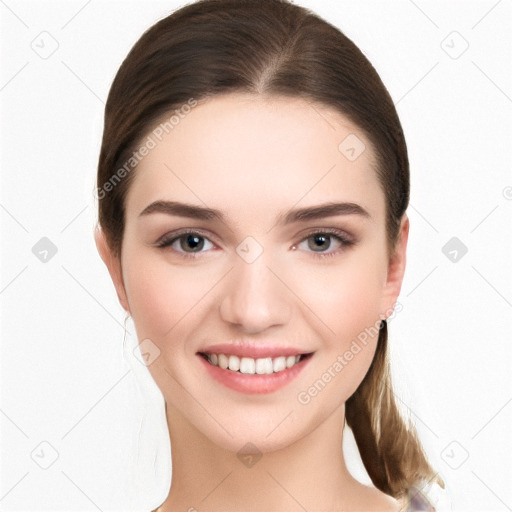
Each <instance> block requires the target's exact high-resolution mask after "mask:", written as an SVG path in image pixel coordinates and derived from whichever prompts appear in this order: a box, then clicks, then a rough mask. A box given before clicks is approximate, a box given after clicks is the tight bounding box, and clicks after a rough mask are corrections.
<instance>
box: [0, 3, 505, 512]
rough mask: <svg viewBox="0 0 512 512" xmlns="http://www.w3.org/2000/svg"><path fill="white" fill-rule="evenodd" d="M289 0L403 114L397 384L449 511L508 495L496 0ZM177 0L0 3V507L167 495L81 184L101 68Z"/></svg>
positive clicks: (88, 190)
mask: <svg viewBox="0 0 512 512" xmlns="http://www.w3.org/2000/svg"><path fill="white" fill-rule="evenodd" d="M295 3H296V4H299V5H304V6H306V7H310V8H312V9H313V10H314V11H315V12H317V13H318V14H320V15H321V16H323V17H324V18H325V19H327V20H328V21H330V22H332V23H333V24H334V25H336V26H337V27H339V28H340V29H341V30H342V31H344V32H345V33H346V34H347V35H348V36H349V37H350V38H351V39H353V40H354V42H355V43H356V44H357V45H358V46H359V47H360V48H361V49H362V50H363V51H364V53H365V54H366V55H367V56H368V58H369V59H370V61H371V62H372V63H373V65H374V66H375V67H376V69H377V71H378V72H379V74H380V75H381V78H382V80H383V81H384V83H385V85H386V86H387V88H388V89H389V91H390V93H391V95H392V97H393V100H394V101H395V103H396V104H397V110H398V113H399V116H400V118H401V121H402V124H403V128H404V131H405V135H406V140H407V144H408V149H409V157H410V164H411V179H412V183H411V186H412V191H411V203H410V207H409V210H408V214H409V218H410V220H411V232H410V240H409V252H408V262H407V271H406V275H405V281H404V285H403V288H402V293H401V296H400V299H399V300H400V302H401V303H402V305H403V311H402V312H401V313H400V314H399V315H397V317H396V318H395V319H393V320H392V322H390V328H389V329H390V343H391V350H392V356H393V364H394V368H393V370H394V377H395V381H396V389H397V394H398V395H399V396H400V397H401V400H403V402H404V404H405V405H404V409H405V410H408V411H410V413H411V416H412V418H413V419H414V420H415V422H416V425H417V428H418V430H419V432H420V435H421V438H422V440H423V442H424V444H425V446H426V449H427V452H428V453H429V455H430V458H431V459H432V462H433V464H434V465H435V467H436V469H437V470H438V471H439V472H440V474H441V475H442V476H443V478H444V479H445V481H446V483H447V487H448V490H449V493H450V496H451V500H452V503H453V510H460V511H469V510H471V511H473V510H474V511H477V510H478V511H486V510H489V511H490V510H492V511H494V510H495V511H502V510H503V511H504V510H512V486H511V485H510V483H511V482H512V448H511V444H512V443H511V437H510V432H511V431H512V429H511V427H512V403H511V402H512V389H511V384H510V383H511V379H510V367H511V362H512V361H511V354H512V350H511V344H512V332H511V328H510V325H511V320H512V272H511V264H510V262H511V261H512V257H511V256H512V250H511V249H512V243H511V237H510V233H511V227H512V224H511V218H512V172H511V163H512V158H511V153H512V151H511V146H512V137H511V135H512V129H511V128H512V73H511V62H512V48H511V47H512V44H511V43H512V37H511V25H512V2H511V1H510V0H501V1H496V0H492V1H483V0H482V1H473V2H469V1H464V2H441V1H439V2H433V1H420V0H417V1H416V2H413V1H409V0H401V1H393V2H391V1H388V2H377V1H371V2H370V1H364V2H356V1H351V2H342V1H334V0H329V1H328V0H323V1H316V2H313V1H312V0H308V1H306V0H301V1H296V2H295ZM181 5H183V3H182V2H175V1H167V2H156V1H146V2H142V1H139V2H132V1H126V0H124V1H122V2H121V1H117V2H116V1H99V0H92V1H91V0H90V1H70V0H66V1H61V2H54V1H48V0H47V1H44V2H42V1H40V2H25V1H15V0H5V1H3V0H2V1H0V15H1V37H2V42H1V44H2V67H1V79H0V99H1V106H2V113H1V120H2V123H1V124H2V139H1V141H2V174H1V182H2V190H1V199H0V222H1V227H2V272H1V276H0V299H1V304H2V332H1V342H2V356H1V372H2V374H1V378H2V380H1V407H0V427H1V436H2V438H1V439H2V454H1V484H0V509H1V510H62V511H65V510H103V511H106V510H129V509H130V510H131V509H133V510H143V511H147V510H149V509H150V508H151V507H155V506H156V505H158V504H160V503H161V502H162V501H163V499H164V498H165V497H166V495H167V492H168V486H169V478H170V473H169V464H170V460H169V446H168V441H167V438H166V436H167V432H166V431H165V425H164V423H163V422H164V417H163V402H162V398H161V395H160V394H159V391H158V390H157V388H156V386H154V385H153V382H152V380H151V379H150V378H149V376H148V373H147V369H146V368H145V367H144V366H143V365H141V364H139V363H138V361H136V360H135V359H134V358H133V357H132V356H131V355H130V350H131V347H133V346H135V344H136V340H134V339H133V336H130V334H128V336H127V344H126V347H127V348H126V352H125V351H123V337H124V325H123V324H124V316H125V315H124V311H123V310H122V308H121V306H120V305H119V304H118V302H117V298H116V295H115V291H114V288H113V286H112V284H111V281H110V277H109V275H108V273H107V270H106V268H105V267H104V265H103V263H102V262H101V260H100V258H99V256H98V254H97V252H96V248H95V245H94V240H93V228H94V225H95V222H96V204H95V201H94V198H93V189H94V186H95V182H94V180H95V173H96V165H97V160H98V154H99V147H100V141H101V134H102V123H103V109H104V102H105V100H106V97H107V94H108V90H109V87H110V84H111V81H112V79H113V77H114V75H115V73H116V71H117V69H118V67H119V65H120V63H121V61H122V59H123V58H124V57H125V55H126V54H127V52H128V51H129V49H130V48H131V46H132V45H133V44H134V43H135V41H136V40H137V39H138V38H139V37H140V35H141V34H142V33H143V31H144V30H146V29H147V28H148V27H149V26H151V25H152V24H153V23H155V22H156V21H157V20H158V19H160V18H162V17H164V16H166V15H167V14H169V13H170V12H171V11H172V10H174V9H176V8H177V7H179V6H181ZM42 32H45V33H43V34H41V33H42ZM454 32H456V33H455V34H454ZM57 44H58V48H57V49H56V51H55V52H54V53H53V54H52V55H49V56H48V55H45V54H44V52H45V51H47V52H48V51H50V50H51V49H52V45H53V46H56V45H57ZM466 45H469V46H468V48H467V49H466V50H465V51H464V52H463V53H461V52H462V50H464V48H465V46H466ZM459 54H460V55H459ZM43 57H47V58H43ZM455 57H456V58H455ZM43 237H47V238H49V239H50V240H51V241H52V242H53V244H55V246H56V247H57V253H56V254H55V255H54V256H53V257H52V258H51V259H49V261H47V262H42V261H40V260H39V259H38V258H37V257H36V256H35V255H34V253H33V252H32V248H33V246H34V245H35V244H36V243H37V242H38V241H39V240H40V239H41V238H43ZM452 237H457V238H458V239H459V240H460V241H461V242H462V243H463V244H464V245H465V246H466V247H467V249H468V252H467V254H465V255H464V256H462V257H460V258H459V259H458V260H457V261H455V262H453V261H451V260H450V259H449V258H448V257H447V256H445V254H444V253H443V251H442V248H443V247H444V245H445V244H446V243H447V242H448V241H449V240H450V239H451V238H452ZM458 254H459V255H460V252H459V253H458ZM127 329H128V331H129V333H133V332H134V329H133V325H132V324H131V322H130V321H128V322H127ZM143 404H146V406H147V410H146V411H144V405H143ZM139 433H140V437H139ZM139 439H140V446H138V444H137V443H138V440H139ZM41 443H43V444H42V445H41ZM48 443H49V444H48ZM351 443H352V442H351V440H350V439H347V450H348V451H349V453H352V454H354V450H353V444H351ZM138 448H139V450H138ZM157 453H158V458H157V459H156V462H155V463H154V461H153V458H154V457H155V455H156V454H157ZM55 454H58V458H57V460H56V461H55V462H54V463H53V464H51V465H50V466H49V467H48V469H43V468H42V467H41V465H45V464H46V465H47V464H50V462H51V461H52V457H54V456H55ZM350 464H351V466H352V467H353V468H354V471H355V472H356V473H357V474H361V471H360V467H359V466H358V464H360V463H359V462H358V461H357V460H351V461H350ZM361 478H364V476H362V475H361Z"/></svg>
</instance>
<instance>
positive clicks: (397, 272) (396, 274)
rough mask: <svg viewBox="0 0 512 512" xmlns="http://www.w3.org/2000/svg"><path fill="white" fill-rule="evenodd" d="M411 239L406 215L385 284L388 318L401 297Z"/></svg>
mask: <svg viewBox="0 0 512 512" xmlns="http://www.w3.org/2000/svg"><path fill="white" fill-rule="evenodd" d="M408 239H409V218H408V217H407V214H405V213H404V215H403V217H402V220H401V222H400V228H399V235H398V240H397V243H396V246H395V251H394V253H393V254H392V255H391V256H390V258H389V262H388V269H387V274H386V278H385V280H384V283H383V294H382V301H383V302H382V315H383V317H384V318H388V317H390V316H391V315H392V314H393V311H394V309H395V304H396V301H397V300H398V296H399V295H400V290H401V288H402V282H403V279H404V274H405V263H406V251H407V241H408Z"/></svg>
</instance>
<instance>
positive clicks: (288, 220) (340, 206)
mask: <svg viewBox="0 0 512 512" xmlns="http://www.w3.org/2000/svg"><path fill="white" fill-rule="evenodd" d="M151 213H165V214H167V215H177V216H179V217H189V218H191V219H198V220H220V221H222V222H225V215H224V214H223V213H222V212H221V211H220V210H216V209H214V208H206V207H203V206H196V205H193V204H187V203H180V202H177V201H155V202H154V203H151V204H150V205H148V206H146V208H144V210H142V212H141V213H140V215H139V217H140V216H144V215H149V214H151ZM335 215H360V216H362V217H365V218H371V215H370V214H369V213H368V211H366V210H365V209H364V208H363V207H362V206H360V205H358V204H356V203H325V204H320V205H317V206H310V207H307V208H298V209H295V210H290V211H289V212H287V213H286V214H284V215H283V214H281V215H280V216H279V217H278V222H277V223H278V224H292V223H294V222H306V221H309V220H315V219H321V218H324V217H334V216H335Z"/></svg>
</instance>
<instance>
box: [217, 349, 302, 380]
mask: <svg viewBox="0 0 512 512" xmlns="http://www.w3.org/2000/svg"><path fill="white" fill-rule="evenodd" d="M207 358H208V361H209V362H210V363H211V364H213V365H215V366H218V367H219V368H222V369H223V370H231V371H233V372H240V373H245V374H249V375H254V374H257V375H268V374H271V373H278V372H282V371H283V370H286V369H287V368H291V367H292V366H294V365H295V364H297V363H298V362H299V361H300V358H301V356H300V355H298V356H288V357H286V356H280V357H275V358H271V357H264V358H260V359H253V358H252V357H242V358H240V357H238V356H234V355H231V356H227V355H225V354H207Z"/></svg>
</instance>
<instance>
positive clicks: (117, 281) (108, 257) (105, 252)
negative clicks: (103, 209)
mask: <svg viewBox="0 0 512 512" xmlns="http://www.w3.org/2000/svg"><path fill="white" fill-rule="evenodd" d="M94 241H95V242H96V247H97V249H98V252H99V254H100V256H101V259H102V260H103V262H104V263H105V265H106V266H107V269H108V272H109V274H110V277H111V278H112V282H113V283H114V287H115V289H116V292H117V298H118V299H119V303H120V304H121V306H122V307H123V309H124V310H125V311H126V312H128V313H129V314H130V315H131V311H130V304H129V303H128V298H127V296H126V290H125V288H124V283H123V273H122V269H121V261H120V258H116V257H114V256H113V255H112V252H111V251H110V247H109V246H108V243H107V240H106V238H105V234H104V233H103V230H102V229H101V227H100V226H99V225H97V226H96V228H95V230H94Z"/></svg>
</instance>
